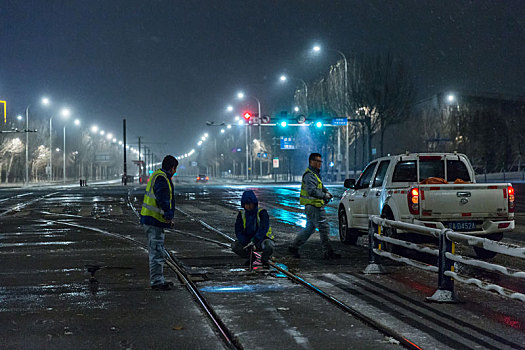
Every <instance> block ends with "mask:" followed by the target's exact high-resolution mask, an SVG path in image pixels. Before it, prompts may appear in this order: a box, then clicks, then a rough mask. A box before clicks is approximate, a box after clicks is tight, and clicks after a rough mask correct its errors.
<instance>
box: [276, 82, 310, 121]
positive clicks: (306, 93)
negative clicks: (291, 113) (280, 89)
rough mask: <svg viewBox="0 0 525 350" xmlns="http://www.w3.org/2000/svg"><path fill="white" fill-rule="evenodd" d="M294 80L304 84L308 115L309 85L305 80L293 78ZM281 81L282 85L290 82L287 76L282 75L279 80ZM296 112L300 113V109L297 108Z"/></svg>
mask: <svg viewBox="0 0 525 350" xmlns="http://www.w3.org/2000/svg"><path fill="white" fill-rule="evenodd" d="M292 79H294V80H297V81H300V82H301V83H302V84H303V87H304V96H305V99H306V110H305V112H306V114H308V85H307V84H306V82H305V81H304V80H303V79H298V78H292ZM279 80H280V81H281V82H282V83H285V82H286V81H287V80H288V77H287V76H286V75H284V74H282V75H281V77H280V78H279ZM295 111H296V112H299V108H298V107H295Z"/></svg>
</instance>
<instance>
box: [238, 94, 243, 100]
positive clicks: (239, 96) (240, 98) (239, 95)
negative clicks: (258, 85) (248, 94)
mask: <svg viewBox="0 0 525 350" xmlns="http://www.w3.org/2000/svg"><path fill="white" fill-rule="evenodd" d="M237 98H238V99H239V100H242V99H243V98H244V93H243V92H238V93H237Z"/></svg>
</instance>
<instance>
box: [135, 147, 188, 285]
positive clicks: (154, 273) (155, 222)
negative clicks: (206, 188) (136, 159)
mask: <svg viewBox="0 0 525 350" xmlns="http://www.w3.org/2000/svg"><path fill="white" fill-rule="evenodd" d="M178 165H179V162H178V161H177V159H175V157H173V156H170V155H168V156H166V157H164V160H163V161H162V169H158V170H157V171H155V172H154V173H153V174H152V175H151V177H150V179H149V182H148V185H147V186H146V194H145V195H144V201H143V203H142V210H141V211H140V223H141V224H142V225H144V231H146V236H147V239H148V252H149V278H150V286H151V289H153V290H170V289H171V288H172V287H173V282H170V281H166V280H165V279H164V273H163V268H164V229H165V228H169V227H173V225H174V223H173V216H174V214H175V195H174V191H173V184H172V182H171V177H172V176H173V175H174V174H175V173H176V172H177V166H178Z"/></svg>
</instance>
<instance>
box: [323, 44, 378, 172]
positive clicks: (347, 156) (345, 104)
mask: <svg viewBox="0 0 525 350" xmlns="http://www.w3.org/2000/svg"><path fill="white" fill-rule="evenodd" d="M327 50H328V51H335V52H337V53H338V54H339V55H341V57H343V60H344V62H345V93H344V97H345V102H344V110H345V114H346V116H345V118H346V147H345V148H346V151H345V155H346V157H345V158H346V159H345V163H346V164H345V165H346V177H348V175H349V173H350V162H349V151H348V142H349V137H348V61H347V59H346V56H345V54H344V53H342V52H341V51H339V50H335V49H327ZM313 51H314V52H320V51H321V46H319V45H315V46H314V47H313ZM369 132H371V131H370V130H369ZM338 161H339V159H338ZM337 164H339V162H338V163H337ZM354 175H355V174H354Z"/></svg>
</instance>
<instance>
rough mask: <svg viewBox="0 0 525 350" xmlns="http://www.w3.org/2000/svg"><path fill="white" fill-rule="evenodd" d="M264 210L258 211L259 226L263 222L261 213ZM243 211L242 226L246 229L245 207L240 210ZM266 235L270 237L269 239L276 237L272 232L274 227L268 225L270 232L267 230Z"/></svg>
mask: <svg viewBox="0 0 525 350" xmlns="http://www.w3.org/2000/svg"><path fill="white" fill-rule="evenodd" d="M262 210H264V209H259V210H258V211H257V226H258V227H259V226H260V224H261V219H260V218H259V215H260V214H261V211H262ZM240 212H241V216H242V227H244V229H246V212H245V210H244V209H241V210H240ZM266 237H268V238H269V239H274V238H275V237H274V235H273V233H272V227H271V226H269V225H268V232H266Z"/></svg>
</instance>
